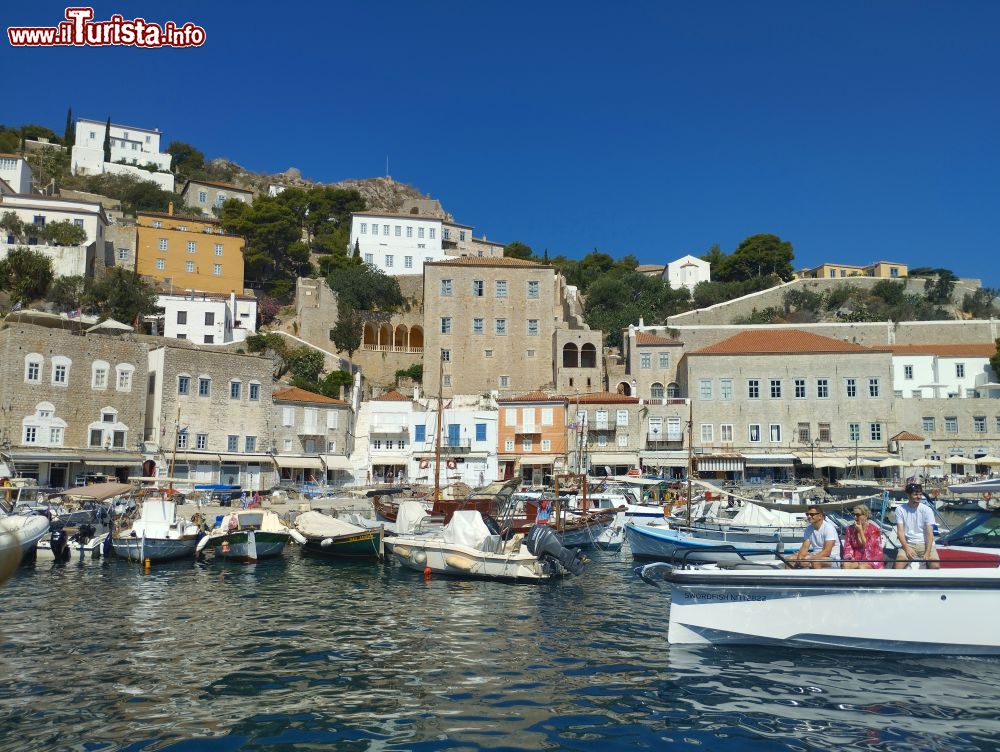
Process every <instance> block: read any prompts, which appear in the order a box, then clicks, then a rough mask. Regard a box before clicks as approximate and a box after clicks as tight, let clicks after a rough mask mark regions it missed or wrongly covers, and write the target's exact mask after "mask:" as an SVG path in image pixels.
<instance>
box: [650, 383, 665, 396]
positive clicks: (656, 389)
mask: <svg viewBox="0 0 1000 752" xmlns="http://www.w3.org/2000/svg"><path fill="white" fill-rule="evenodd" d="M649 397H650V399H663V384H661V383H660V382H659V381H654V382H653V383H652V385H651V386H650V387H649Z"/></svg>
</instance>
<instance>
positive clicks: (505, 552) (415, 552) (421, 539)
mask: <svg viewBox="0 0 1000 752" xmlns="http://www.w3.org/2000/svg"><path fill="white" fill-rule="evenodd" d="M392 555H393V557H394V558H395V559H396V561H398V562H399V563H400V564H402V565H403V566H404V567H407V568H408V569H414V570H416V571H418V572H424V573H425V574H426V573H432V574H445V575H452V576H456V577H474V578H478V579H488V580H507V581H513V582H533V581H539V580H547V579H550V578H552V577H555V576H558V575H561V574H563V573H565V572H570V573H572V574H579V573H580V572H582V571H583V567H584V565H585V563H586V562H587V559H586V557H584V556H583V554H581V553H580V552H579V551H576V550H573V549H568V548H564V547H563V545H562V544H561V543H559V540H558V538H557V537H556V535H555V533H554V532H553V531H552V529H551V528H550V527H549V526H548V525H535V526H534V527H533V528H532V529H531V531H530V532H529V534H528V536H527V537H526V538H525V537H523V536H521V535H520V534H518V535H515V536H513V537H512V538H511V539H510V540H507V541H504V540H503V539H502V538H501V537H500V536H499V535H496V534H493V533H491V532H490V529H489V528H488V527H487V526H486V523H485V522H484V521H483V517H482V514H481V513H480V512H478V511H475V510H471V509H468V510H458V511H456V512H455V513H454V515H453V516H452V518H451V520H450V521H449V522H448V524H447V525H445V526H444V527H443V528H441V530H440V532H439V533H436V532H435V533H428V534H423V535H413V534H410V535H398V536H396V537H395V538H394V539H393V543H392Z"/></svg>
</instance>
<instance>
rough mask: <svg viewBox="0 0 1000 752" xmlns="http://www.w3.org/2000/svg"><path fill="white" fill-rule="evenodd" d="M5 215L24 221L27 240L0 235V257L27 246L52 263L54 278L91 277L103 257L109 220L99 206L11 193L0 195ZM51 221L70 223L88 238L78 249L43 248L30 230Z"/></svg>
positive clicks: (92, 203) (0, 206)
mask: <svg viewBox="0 0 1000 752" xmlns="http://www.w3.org/2000/svg"><path fill="white" fill-rule="evenodd" d="M6 212H13V213H14V214H16V215H17V216H18V217H19V218H20V219H21V221H22V222H24V224H25V226H26V231H25V235H26V238H24V240H23V241H22V239H20V238H16V237H14V236H13V235H11V234H9V233H7V232H2V233H0V258H6V256H7V253H8V251H9V250H10V249H11V248H16V247H18V246H23V245H26V246H28V247H29V248H31V250H33V251H38V252H39V253H42V254H44V255H45V256H47V257H48V258H49V259H50V260H51V261H52V270H53V272H54V273H55V276H57V277H69V276H74V275H79V276H93V275H94V267H95V264H96V260H97V259H98V258H100V259H102V260H103V258H104V249H105V240H106V239H105V235H106V232H107V228H108V217H107V215H106V214H105V213H104V208H103V207H102V206H101V205H100V204H99V203H94V202H91V201H80V200H76V199H64V198H54V197H52V196H44V195H42V194H10V195H2V196H0V215H2V214H4V213H6ZM52 222H72V223H73V224H75V225H76V226H77V227H80V228H82V229H83V230H84V232H86V234H87V238H86V240H85V241H84V242H83V243H82V244H81V245H78V246H57V245H45V244H43V243H41V242H39V239H38V238H37V237H33V236H32V234H31V229H32V227H44V226H45V225H47V224H51V223H52ZM102 263H103V261H102Z"/></svg>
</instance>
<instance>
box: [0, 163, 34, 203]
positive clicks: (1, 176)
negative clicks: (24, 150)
mask: <svg viewBox="0 0 1000 752" xmlns="http://www.w3.org/2000/svg"><path fill="white" fill-rule="evenodd" d="M0 180H3V181H4V182H5V183H7V185H9V186H10V187H11V189H12V190H13V191H14V193H31V180H32V174H31V167H29V166H28V161H27V160H26V159H25V158H24V157H21V156H18V155H17V154H0Z"/></svg>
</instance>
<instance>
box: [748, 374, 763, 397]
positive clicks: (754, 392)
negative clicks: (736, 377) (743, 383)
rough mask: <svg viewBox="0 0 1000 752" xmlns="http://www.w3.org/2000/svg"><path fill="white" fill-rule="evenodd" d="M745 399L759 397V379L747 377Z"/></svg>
mask: <svg viewBox="0 0 1000 752" xmlns="http://www.w3.org/2000/svg"><path fill="white" fill-rule="evenodd" d="M747 399H760V379H747Z"/></svg>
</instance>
